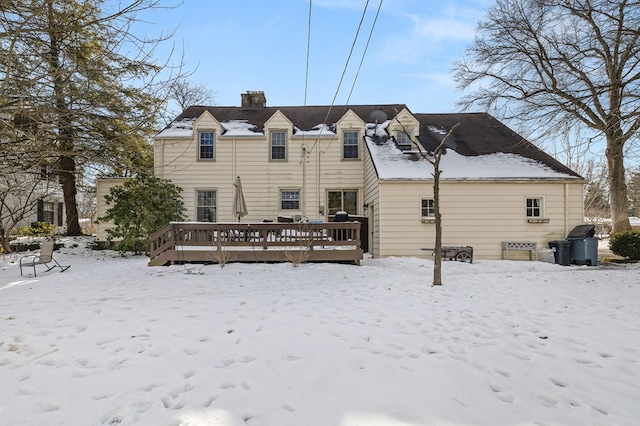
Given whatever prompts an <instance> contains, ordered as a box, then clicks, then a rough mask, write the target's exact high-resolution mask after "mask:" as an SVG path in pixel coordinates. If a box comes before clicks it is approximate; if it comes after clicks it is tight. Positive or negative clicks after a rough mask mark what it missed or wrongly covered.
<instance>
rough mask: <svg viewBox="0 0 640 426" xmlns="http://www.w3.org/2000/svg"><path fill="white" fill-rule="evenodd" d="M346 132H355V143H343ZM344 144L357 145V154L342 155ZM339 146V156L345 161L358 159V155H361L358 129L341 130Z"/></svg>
mask: <svg viewBox="0 0 640 426" xmlns="http://www.w3.org/2000/svg"><path fill="white" fill-rule="evenodd" d="M347 133H355V134H356V143H355V144H353V145H345V143H344V142H345V136H346V134H347ZM345 146H355V147H357V149H358V155H357V156H356V157H345V156H344V148H345ZM340 147H341V151H342V152H341V153H340V156H341V158H342V160H345V161H355V160H359V159H360V156H361V155H362V154H361V151H362V148H361V147H360V131H359V130H358V129H345V130H343V131H342V138H341V141H340Z"/></svg>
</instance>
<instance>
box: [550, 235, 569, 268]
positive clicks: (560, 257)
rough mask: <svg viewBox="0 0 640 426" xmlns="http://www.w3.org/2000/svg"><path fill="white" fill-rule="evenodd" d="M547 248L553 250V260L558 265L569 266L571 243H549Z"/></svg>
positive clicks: (562, 241) (564, 241)
mask: <svg viewBox="0 0 640 426" xmlns="http://www.w3.org/2000/svg"><path fill="white" fill-rule="evenodd" d="M549 248H550V249H551V250H553V258H554V259H555V261H556V263H557V264H558V265H563V266H569V265H571V241H568V240H554V241H549Z"/></svg>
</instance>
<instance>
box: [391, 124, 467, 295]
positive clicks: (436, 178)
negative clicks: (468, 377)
mask: <svg viewBox="0 0 640 426" xmlns="http://www.w3.org/2000/svg"><path fill="white" fill-rule="evenodd" d="M395 119H396V121H398V123H399V124H400V126H401V127H402V132H403V133H404V134H405V136H406V137H407V138H408V139H409V140H410V141H411V143H412V144H413V145H415V146H416V147H417V148H418V152H419V153H420V156H421V157H422V158H423V159H424V160H426V161H427V162H429V163H430V164H431V165H432V166H433V173H432V176H433V212H434V214H433V216H434V219H435V227H436V234H435V249H434V252H433V254H434V259H433V282H432V284H433V285H442V214H441V213H440V174H441V173H442V170H440V160H441V159H442V154H444V147H445V143H446V142H447V139H449V137H451V135H452V134H453V131H454V130H455V128H456V127H458V124H456V125H454V126H453V127H452V128H451V129H449V131H448V132H447V133H446V134H445V135H444V137H443V138H442V140H441V141H440V143H439V144H438V146H436V148H435V149H434V150H433V151H431V152H425V151H424V150H423V146H422V144H420V143H419V142H418V141H416V140H414V138H413V135H412V134H411V133H410V132H408V131H407V129H406V128H405V127H404V124H402V122H400V120H398V117H397V116H396V118H395Z"/></svg>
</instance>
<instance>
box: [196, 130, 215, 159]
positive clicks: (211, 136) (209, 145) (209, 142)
mask: <svg viewBox="0 0 640 426" xmlns="http://www.w3.org/2000/svg"><path fill="white" fill-rule="evenodd" d="M215 146H216V135H215V133H214V132H200V136H199V142H198V158H199V159H200V160H213V159H215Z"/></svg>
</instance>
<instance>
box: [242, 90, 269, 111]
mask: <svg viewBox="0 0 640 426" xmlns="http://www.w3.org/2000/svg"><path fill="white" fill-rule="evenodd" d="M240 97H241V98H242V108H264V107H265V106H267V98H266V97H265V95H264V92H263V91H261V90H258V91H252V90H247V93H242V94H240Z"/></svg>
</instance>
